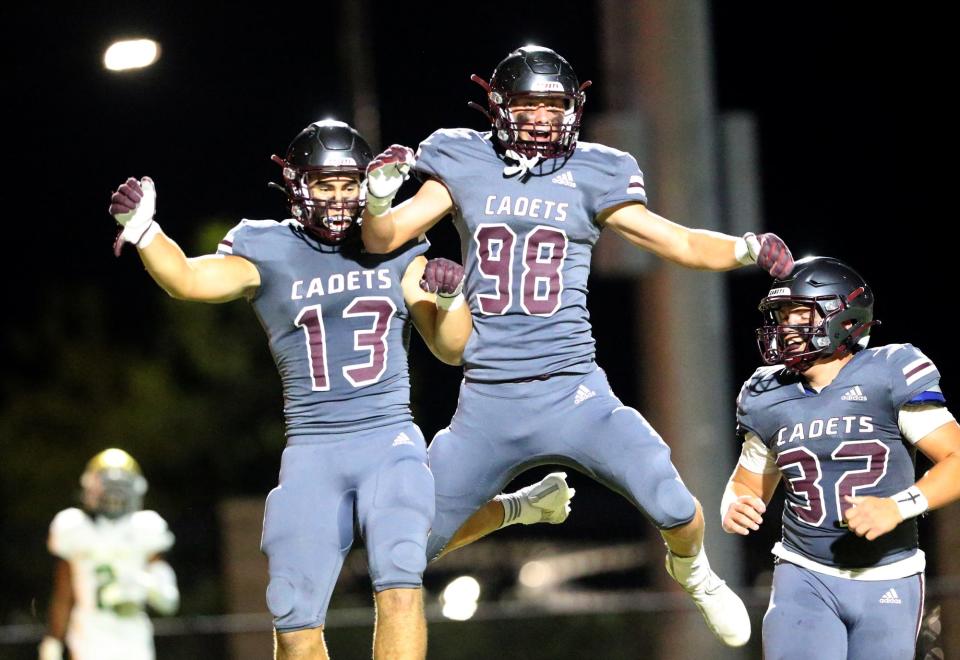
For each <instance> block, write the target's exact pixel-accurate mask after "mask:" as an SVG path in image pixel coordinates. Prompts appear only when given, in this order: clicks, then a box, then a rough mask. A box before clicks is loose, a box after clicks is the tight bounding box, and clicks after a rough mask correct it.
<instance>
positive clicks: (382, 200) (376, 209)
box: [364, 190, 394, 217]
mask: <svg viewBox="0 0 960 660" xmlns="http://www.w3.org/2000/svg"><path fill="white" fill-rule="evenodd" d="M393 197H394V196H393V195H390V196H389V197H374V196H373V195H371V194H370V191H369V190H368V191H367V200H366V203H365V205H364V206H365V208H366V209H367V211H368V212H369V213H370V215H372V216H374V217H380V216H382V215H386V214H387V212H388V211H389V210H390V205H391V204H392V203H393Z"/></svg>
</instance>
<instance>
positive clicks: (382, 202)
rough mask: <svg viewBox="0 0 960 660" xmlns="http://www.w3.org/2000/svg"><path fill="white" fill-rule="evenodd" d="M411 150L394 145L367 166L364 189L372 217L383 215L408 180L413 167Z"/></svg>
mask: <svg viewBox="0 0 960 660" xmlns="http://www.w3.org/2000/svg"><path fill="white" fill-rule="evenodd" d="M415 162H416V160H415V159H414V155H413V149H411V148H410V147H405V146H403V145H400V144H394V145H391V146H390V147H388V148H387V150H386V151H384V152H383V153H382V154H380V155H379V156H377V157H376V158H374V159H373V160H372V161H370V164H369V165H367V178H366V179H365V180H364V186H365V187H366V199H367V201H366V206H367V210H368V211H370V213H371V214H373V215H383V214H384V213H386V212H387V211H389V210H390V204H392V203H393V198H394V197H395V196H396V194H397V191H398V190H400V186H401V185H402V184H403V182H404V181H406V180H407V179H409V178H410V168H411V167H413V165H414V163H415Z"/></svg>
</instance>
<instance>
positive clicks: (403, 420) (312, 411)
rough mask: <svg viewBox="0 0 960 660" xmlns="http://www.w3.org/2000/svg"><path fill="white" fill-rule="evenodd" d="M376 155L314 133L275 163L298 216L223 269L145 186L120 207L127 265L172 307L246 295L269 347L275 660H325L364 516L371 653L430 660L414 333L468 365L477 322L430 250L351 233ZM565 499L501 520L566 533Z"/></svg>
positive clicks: (234, 251) (243, 242) (246, 235)
mask: <svg viewBox="0 0 960 660" xmlns="http://www.w3.org/2000/svg"><path fill="white" fill-rule="evenodd" d="M371 155H372V154H371V151H370V147H369V146H368V145H367V143H366V142H365V141H364V140H363V138H362V137H361V136H360V135H359V134H358V133H357V132H356V131H355V130H354V129H353V128H351V127H350V126H348V125H347V124H344V123H342V122H337V121H333V120H324V121H320V122H315V123H313V124H311V125H310V126H308V127H307V128H305V129H304V130H303V131H301V133H300V134H299V135H297V137H296V138H295V139H294V140H293V141H292V142H291V144H290V146H289V148H288V150H287V152H286V157H285V158H280V157H277V156H274V157H273V160H274V161H276V162H277V163H278V164H279V165H280V166H281V167H282V176H283V181H284V186H283V187H282V189H283V190H284V191H285V192H286V194H287V196H288V201H289V204H290V209H291V212H292V214H293V218H291V219H288V220H284V221H283V222H275V221H273V220H243V221H241V222H240V224H238V225H237V226H236V227H234V228H233V229H231V230H230V232H229V233H228V234H227V235H226V236H225V237H224V239H223V240H222V241H221V243H220V246H219V248H218V250H217V254H214V255H205V256H201V257H196V258H191V259H188V258H187V257H186V256H185V255H184V253H183V252H182V250H181V249H180V248H179V246H178V245H177V244H176V243H175V242H174V241H173V240H172V239H170V238H169V237H167V236H166V235H165V234H164V233H163V232H162V231H161V230H160V226H159V224H157V222H156V220H155V219H154V210H155V204H156V190H155V187H154V184H153V181H152V180H151V179H150V178H148V177H144V178H143V179H141V180H139V181H138V180H137V179H133V178H131V179H128V180H127V182H126V183H124V184H123V185H121V186H120V187H119V189H118V190H117V192H115V193H114V195H113V197H112V198H111V205H110V213H111V214H112V215H113V216H114V217H115V218H116V220H117V221H118V222H119V223H120V224H121V225H122V230H121V232H120V234H119V235H118V241H117V245H116V248H117V252H118V253H119V249H120V248H121V247H122V245H123V244H124V243H126V242H129V243H133V244H134V245H136V247H137V249H138V252H139V254H140V258H141V259H142V260H143V263H144V265H145V266H146V268H147V271H148V272H149V273H150V275H151V276H152V277H153V279H154V280H156V282H157V283H158V284H159V285H160V286H161V287H162V288H163V289H164V290H166V291H167V292H168V293H169V294H170V295H171V296H173V297H174V298H178V299H182V300H192V301H200V302H210V303H214V302H225V301H229V300H235V299H238V298H246V299H247V300H248V301H249V302H250V303H251V305H252V306H253V308H254V310H255V312H256V314H257V316H258V318H259V320H260V322H261V324H262V325H263V327H264V330H265V331H266V333H267V336H268V340H269V343H270V349H271V352H272V354H273V356H274V359H275V361H276V364H277V369H278V371H279V372H280V375H281V381H282V383H283V390H284V417H285V427H286V435H287V447H286V449H285V450H284V452H283V458H282V463H281V470H280V479H279V482H280V483H279V486H278V487H277V488H276V489H274V490H273V491H272V492H271V493H270V495H269V496H268V498H267V503H266V511H265V514H264V527H263V539H262V542H261V546H262V549H263V551H264V552H265V553H266V555H267V557H268V560H269V572H270V583H269V586H268V589H267V604H268V606H269V609H270V611H271V612H272V613H273V615H274V626H275V630H276V652H277V657H278V658H288V657H298V658H299V657H304V658H306V657H310V658H326V657H327V652H326V647H325V644H324V641H323V623H324V620H325V615H326V610H327V606H328V603H329V600H330V595H331V593H332V591H333V587H334V584H335V582H336V579H337V575H338V573H339V570H340V566H341V565H342V562H343V559H344V557H345V556H346V554H347V552H348V551H349V549H350V546H351V544H352V542H353V521H354V518H355V517H356V519H357V521H358V523H359V527H360V529H361V531H362V533H363V536H364V539H365V541H366V546H367V553H368V557H369V563H370V574H371V578H372V580H373V587H374V591H375V592H376V599H375V601H376V607H377V624H376V629H375V634H374V656H375V657H378V658H379V657H391V658H423V657H424V654H425V652H426V627H425V622H424V617H423V608H422V598H421V591H420V585H421V575H422V572H423V569H424V566H425V565H426V558H425V546H426V538H427V531H428V529H429V527H430V524H431V522H432V519H433V513H434V492H433V477H432V474H431V471H430V469H429V468H428V467H427V455H426V446H425V442H424V439H423V436H422V434H421V433H420V430H419V429H418V428H417V426H416V425H415V424H413V420H412V416H411V413H410V408H409V378H408V373H407V340H408V336H409V333H408V330H409V325H410V323H411V322H412V324H413V325H415V326H416V328H417V329H418V331H419V332H420V334H421V336H422V337H423V339H424V340H425V342H426V343H427V345H428V346H429V347H430V349H431V351H432V352H433V353H434V354H435V355H436V356H437V357H438V358H439V359H441V360H443V361H444V362H447V363H449V364H459V363H460V362H461V355H462V351H463V347H464V344H465V342H466V340H467V337H468V336H469V334H470V332H471V315H470V312H469V309H468V308H467V306H466V305H465V304H463V296H462V295H461V293H460V290H461V287H462V279H463V269H462V267H461V266H460V265H459V264H456V263H453V262H450V261H447V260H444V259H439V260H431V261H429V262H428V261H427V259H426V258H425V257H424V256H422V255H423V253H424V252H425V251H426V249H427V246H428V243H427V241H426V240H425V239H421V238H418V237H415V238H414V239H413V240H411V241H409V242H407V243H406V244H404V245H402V246H399V247H398V248H397V249H396V250H392V251H391V252H390V253H389V254H386V255H373V254H368V253H366V252H365V251H364V250H363V249H362V244H361V243H360V238H359V227H358V223H357V220H358V217H359V215H360V212H361V209H362V207H363V197H362V195H361V179H362V178H363V174H364V170H365V167H366V166H367V164H368V162H369V161H370V159H371ZM571 491H572V489H567V488H566V484H565V482H564V481H563V478H562V475H552V476H551V477H549V478H548V479H545V480H544V481H543V482H541V483H539V484H534V485H533V486H529V487H527V488H525V489H523V490H522V491H519V492H518V493H513V494H510V495H505V496H503V498H504V502H503V503H501V502H496V503H494V504H493V506H494V507H495V508H496V507H500V508H501V510H502V508H503V507H504V506H506V505H510V506H514V505H515V507H516V508H517V509H523V510H524V511H525V512H526V517H525V518H524V519H523V520H520V521H519V522H525V523H528V524H529V523H532V522H540V521H542V520H545V521H548V522H561V521H562V520H563V519H564V518H566V515H567V512H568V511H569V504H568V502H569V498H570V496H571V495H572V492H571ZM534 518H536V519H535V520H534Z"/></svg>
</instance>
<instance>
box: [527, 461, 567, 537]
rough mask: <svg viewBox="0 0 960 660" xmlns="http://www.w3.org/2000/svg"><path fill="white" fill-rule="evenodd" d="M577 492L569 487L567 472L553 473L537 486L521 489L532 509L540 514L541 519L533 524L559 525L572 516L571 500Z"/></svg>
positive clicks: (536, 484) (532, 485)
mask: <svg viewBox="0 0 960 660" xmlns="http://www.w3.org/2000/svg"><path fill="white" fill-rule="evenodd" d="M576 492H577V491H576V490H575V489H573V488H570V487H569V486H568V485H567V473H566V472H551V473H550V474H548V475H547V476H545V477H544V478H543V479H541V480H540V481H538V482H537V483H535V484H531V485H529V486H527V487H525V488H521V489H520V490H519V491H518V493H519V494H521V495H522V496H523V497H524V498H525V499H526V501H527V502H528V503H529V504H530V506H531V507H533V508H534V509H536V510H538V511H539V512H540V519H539V520H535V521H533V522H535V523H537V522H545V523H550V524H551V525H559V524H560V523H562V522H563V521H564V520H566V519H567V516H569V515H570V500H572V499H573V496H574V495H575V494H576Z"/></svg>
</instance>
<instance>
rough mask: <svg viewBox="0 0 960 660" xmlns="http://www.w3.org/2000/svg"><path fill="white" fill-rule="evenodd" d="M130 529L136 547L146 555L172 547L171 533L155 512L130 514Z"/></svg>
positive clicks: (172, 538) (164, 521)
mask: <svg viewBox="0 0 960 660" xmlns="http://www.w3.org/2000/svg"><path fill="white" fill-rule="evenodd" d="M130 527H131V529H132V530H133V535H134V538H135V539H136V543H137V546H138V547H140V549H142V550H143V551H144V553H145V554H147V555H154V554H157V553H159V552H164V551H166V550H169V549H170V548H171V547H172V546H173V540H174V537H173V532H171V531H170V529H169V527H167V521H166V520H164V519H163V518H161V517H160V514H159V513H157V512H156V511H150V510H145V511H135V512H134V513H132V514H130Z"/></svg>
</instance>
